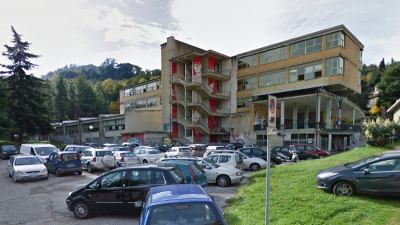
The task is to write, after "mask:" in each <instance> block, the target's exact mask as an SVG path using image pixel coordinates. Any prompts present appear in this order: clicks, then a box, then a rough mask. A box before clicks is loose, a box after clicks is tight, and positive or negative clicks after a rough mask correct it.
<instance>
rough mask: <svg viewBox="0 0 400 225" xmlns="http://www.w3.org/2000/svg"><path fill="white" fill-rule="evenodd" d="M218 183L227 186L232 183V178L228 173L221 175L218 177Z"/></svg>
mask: <svg viewBox="0 0 400 225" xmlns="http://www.w3.org/2000/svg"><path fill="white" fill-rule="evenodd" d="M217 184H218V186H220V187H227V186H229V185H231V179H230V178H229V177H228V176H226V175H220V176H218V177H217Z"/></svg>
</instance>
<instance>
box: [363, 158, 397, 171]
mask: <svg viewBox="0 0 400 225" xmlns="http://www.w3.org/2000/svg"><path fill="white" fill-rule="evenodd" d="M368 170H369V172H390V171H399V170H400V159H389V160H384V161H380V162H376V163H372V164H370V165H369V166H368Z"/></svg>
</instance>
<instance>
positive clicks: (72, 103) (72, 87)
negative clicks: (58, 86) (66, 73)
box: [68, 81, 79, 120]
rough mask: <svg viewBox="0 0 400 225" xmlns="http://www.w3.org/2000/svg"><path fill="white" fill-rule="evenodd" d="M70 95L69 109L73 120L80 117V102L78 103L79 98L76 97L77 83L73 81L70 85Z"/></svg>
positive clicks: (69, 115)
mask: <svg viewBox="0 0 400 225" xmlns="http://www.w3.org/2000/svg"><path fill="white" fill-rule="evenodd" d="M68 97H69V103H70V105H69V107H70V109H69V110H68V113H69V114H68V117H69V119H71V120H74V119H77V118H78V113H79V112H78V104H77V98H76V91H75V83H74V82H73V81H71V82H70V83H69V86H68Z"/></svg>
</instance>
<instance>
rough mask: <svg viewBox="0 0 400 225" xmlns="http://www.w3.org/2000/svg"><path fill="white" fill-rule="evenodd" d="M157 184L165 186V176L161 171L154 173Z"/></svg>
mask: <svg viewBox="0 0 400 225" xmlns="http://www.w3.org/2000/svg"><path fill="white" fill-rule="evenodd" d="M154 177H155V184H165V179H164V174H163V172H161V171H158V170H155V171H154Z"/></svg>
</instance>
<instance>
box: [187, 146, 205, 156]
mask: <svg viewBox="0 0 400 225" xmlns="http://www.w3.org/2000/svg"><path fill="white" fill-rule="evenodd" d="M189 148H191V149H192V156H194V157H203V155H204V153H205V152H206V145H205V144H191V145H189Z"/></svg>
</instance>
